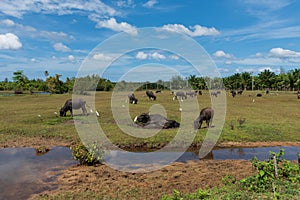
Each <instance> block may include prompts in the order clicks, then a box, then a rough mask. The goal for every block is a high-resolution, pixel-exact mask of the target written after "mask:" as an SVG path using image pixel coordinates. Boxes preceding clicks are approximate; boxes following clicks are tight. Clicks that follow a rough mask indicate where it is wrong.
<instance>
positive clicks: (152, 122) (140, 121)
mask: <svg viewBox="0 0 300 200" xmlns="http://www.w3.org/2000/svg"><path fill="white" fill-rule="evenodd" d="M159 92H161V91H156V93H159ZM172 94H173V95H174V97H173V100H175V99H178V100H179V99H180V100H184V99H187V97H188V96H189V97H195V96H197V94H199V95H202V92H201V91H190V92H176V93H174V92H172ZM218 94H220V92H218ZM146 95H147V97H148V98H149V100H153V101H155V100H156V95H155V94H154V93H153V91H149V90H147V91H146ZM128 99H129V103H131V104H137V103H138V99H137V98H136V97H135V95H134V94H133V93H131V94H129V95H128ZM86 106H87V105H86V101H84V100H83V99H68V100H67V101H66V102H65V104H64V106H63V107H62V108H61V109H60V111H59V113H60V116H61V117H65V116H66V113H67V112H68V111H70V113H71V116H73V112H72V109H74V110H78V109H82V112H83V115H87V114H88V113H87V109H86ZM213 116H214V111H213V109H211V108H203V109H202V110H201V112H200V114H199V116H198V117H197V119H196V120H195V121H194V128H195V130H196V129H200V128H201V126H202V123H203V121H205V122H206V124H207V127H210V126H211V124H212V119H213ZM134 123H135V124H134V125H136V126H138V127H142V128H158V129H161V128H163V129H169V128H178V127H179V126H180V123H179V122H177V121H175V120H170V119H167V118H165V117H164V116H162V115H160V114H149V113H142V114H141V115H139V116H136V117H135V119H134Z"/></svg>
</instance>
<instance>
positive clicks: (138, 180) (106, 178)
mask: <svg viewBox="0 0 300 200" xmlns="http://www.w3.org/2000/svg"><path fill="white" fill-rule="evenodd" d="M253 173H254V168H253V167H252V166H251V163H250V162H249V161H243V160H234V161H233V160H226V161H214V160H200V161H190V162H188V163H173V164H172V165H169V166H167V167H165V168H163V169H160V170H156V171H153V172H149V173H129V172H121V171H116V170H114V169H111V168H110V167H108V166H106V165H99V166H90V167H88V166H73V167H70V168H69V169H67V170H65V171H64V173H63V174H62V175H61V176H59V177H58V179H57V182H58V183H59V185H60V187H59V188H58V189H57V190H54V191H47V192H44V193H42V194H39V195H35V196H32V199H35V198H38V197H39V196H40V195H43V196H45V195H46V196H48V197H49V196H50V197H51V196H53V195H59V194H66V193H67V192H69V193H71V194H72V195H73V197H75V199H76V196H78V195H79V194H82V193H83V192H85V193H88V192H90V193H94V194H95V193H96V194H97V195H99V196H102V197H108V198H111V197H112V198H117V199H133V198H134V199H160V198H161V197H162V195H164V194H172V192H173V190H174V189H177V190H179V191H181V192H184V193H187V192H195V191H197V189H199V188H203V189H205V188H207V187H214V186H218V185H220V184H222V183H221V180H222V178H223V177H224V176H226V175H233V176H235V177H236V178H237V180H239V179H242V178H243V177H246V176H248V175H251V174H253Z"/></svg>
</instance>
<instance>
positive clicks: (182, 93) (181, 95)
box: [173, 92, 187, 100]
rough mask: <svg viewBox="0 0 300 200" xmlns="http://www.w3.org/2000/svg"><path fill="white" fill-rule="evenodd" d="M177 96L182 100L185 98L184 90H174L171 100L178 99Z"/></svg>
mask: <svg viewBox="0 0 300 200" xmlns="http://www.w3.org/2000/svg"><path fill="white" fill-rule="evenodd" d="M179 98H180V99H181V100H183V99H187V96H186V94H185V93H184V92H176V93H175V96H174V97H173V100H175V99H179Z"/></svg>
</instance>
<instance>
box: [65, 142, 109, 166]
mask: <svg viewBox="0 0 300 200" xmlns="http://www.w3.org/2000/svg"><path fill="white" fill-rule="evenodd" d="M71 150H72V154H73V157H74V159H75V160H78V161H79V163H80V164H81V165H89V166H91V165H95V164H99V163H101V162H102V158H103V155H104V150H103V148H102V147H101V146H100V145H99V144H97V143H92V144H87V145H84V144H82V143H80V144H78V145H76V146H75V147H71Z"/></svg>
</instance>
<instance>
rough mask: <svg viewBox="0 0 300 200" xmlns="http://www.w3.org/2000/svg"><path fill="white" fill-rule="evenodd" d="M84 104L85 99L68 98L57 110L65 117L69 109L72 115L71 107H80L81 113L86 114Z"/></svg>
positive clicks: (76, 108)
mask: <svg viewBox="0 0 300 200" xmlns="http://www.w3.org/2000/svg"><path fill="white" fill-rule="evenodd" d="M85 104H86V103H85V101H84V100H82V99H73V100H72V99H68V100H67V101H66V103H65V105H64V106H63V107H62V108H61V109H60V111H59V113H60V116H61V117H65V116H66V114H67V112H68V111H70V113H71V116H72V117H73V112H72V109H75V110H78V109H80V108H81V109H82V112H83V115H87V110H86V107H85Z"/></svg>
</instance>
